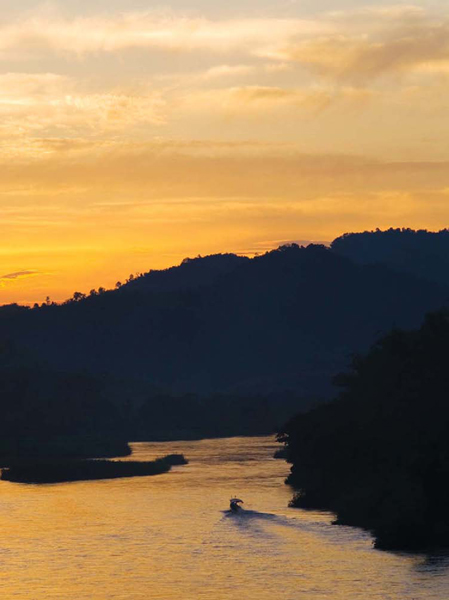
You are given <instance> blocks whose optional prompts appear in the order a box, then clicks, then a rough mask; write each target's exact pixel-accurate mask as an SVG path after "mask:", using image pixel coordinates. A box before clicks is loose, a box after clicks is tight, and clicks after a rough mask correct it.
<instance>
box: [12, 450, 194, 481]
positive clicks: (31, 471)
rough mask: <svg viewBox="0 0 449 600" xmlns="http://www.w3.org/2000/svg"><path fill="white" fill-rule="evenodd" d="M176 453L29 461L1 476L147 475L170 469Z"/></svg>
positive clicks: (50, 478)
mask: <svg viewBox="0 0 449 600" xmlns="http://www.w3.org/2000/svg"><path fill="white" fill-rule="evenodd" d="M174 460H175V459H173V457H170V456H169V457H165V458H159V459H156V460H153V461H142V462H137V461H126V462H125V461H110V460H71V461H64V462H60V461H54V462H48V461H46V462H34V463H33V462H27V463H24V464H21V465H14V466H12V467H10V468H8V469H3V470H2V476H1V479H3V480H5V481H14V482H16V483H62V482H66V481H82V480H88V479H117V478H119V477H144V476H148V475H160V474H161V473H167V472H168V471H170V469H171V467H172V465H173V464H186V462H182V463H181V462H173V461H174Z"/></svg>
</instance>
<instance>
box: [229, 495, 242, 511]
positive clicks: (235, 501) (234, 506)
mask: <svg viewBox="0 0 449 600" xmlns="http://www.w3.org/2000/svg"><path fill="white" fill-rule="evenodd" d="M240 504H243V500H240V498H231V499H230V501H229V508H230V510H231V512H239V511H240V510H242V507H241V506H240Z"/></svg>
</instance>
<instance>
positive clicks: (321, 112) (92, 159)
mask: <svg viewBox="0 0 449 600" xmlns="http://www.w3.org/2000/svg"><path fill="white" fill-rule="evenodd" d="M447 31H449V9H448V7H447V6H445V4H444V3H443V2H441V0H421V1H420V2H419V3H415V4H413V3H405V2H388V1H387V0H372V1H370V2H364V3H362V4H360V2H355V0H338V2H330V1H329V0H316V1H315V2H311V0H305V1H304V2H295V1H292V2H286V3H281V4H279V3H272V2H269V1H268V0H243V2H238V3H237V2H235V1H232V0H231V2H229V3H227V4H226V6H222V5H218V4H215V3H210V2H208V3H206V2H204V0H193V1H192V2H191V3H190V4H189V5H187V6H186V5H185V4H183V5H181V4H180V3H178V2H176V1H175V2H173V3H172V4H171V5H165V6H161V5H159V4H158V5H155V4H153V3H152V2H145V3H142V2H141V0H127V1H126V2H125V0H113V1H109V2H106V1H105V0H96V1H94V2H87V0H79V1H77V2H75V1H74V0H64V2H63V1H62V0H52V1H45V2H39V1H37V0H17V2H15V3H14V5H10V6H7V7H4V9H3V20H2V24H1V26H0V32H1V33H2V36H1V42H0V61H1V70H0V114H1V116H2V126H1V128H0V138H1V139H0V167H2V173H3V177H2V185H1V186H0V203H1V207H2V240H3V245H2V248H1V251H0V304H5V303H8V302H20V303H33V302H36V301H42V300H43V299H44V298H45V297H46V296H47V295H49V296H50V297H52V298H54V299H55V300H58V301H61V300H63V299H64V298H67V297H68V296H69V295H70V294H71V293H73V290H89V289H91V288H92V287H98V286H99V285H100V286H103V287H110V286H112V285H113V284H114V282H115V281H117V280H121V279H123V278H124V277H126V276H127V274H129V273H130V272H135V271H143V270H147V269H148V268H156V269H159V268H166V267H168V266H170V265H173V264H176V263H177V262H179V261H180V260H181V259H182V258H183V257H186V256H191V255H193V254H197V253H200V254H212V253H218V252H223V251H229V250H231V251H233V252H236V253H240V254H246V255H252V254H254V253H256V252H263V251H265V250H268V249H271V248H273V247H275V246H276V244H278V243H281V242H282V241H284V240H295V239H296V238H297V237H298V236H299V237H302V238H304V239H307V240H331V239H334V238H335V237H337V236H338V235H340V234H341V232H343V231H363V230H370V229H374V228H376V227H379V228H381V229H388V228H389V227H410V228H413V229H422V228H425V229H429V230H438V229H441V228H443V227H445V226H446V225H447V223H448V221H449V206H448V202H447V198H448V196H447V194H448V190H449V169H448V165H449V162H448V160H449V157H448V152H447V143H446V140H447V135H448V133H449V132H448V126H447V119H446V107H447V103H448V99H449V98H448V88H447V86H446V83H447V81H448V78H449V54H448V48H447V42H446V40H447Z"/></svg>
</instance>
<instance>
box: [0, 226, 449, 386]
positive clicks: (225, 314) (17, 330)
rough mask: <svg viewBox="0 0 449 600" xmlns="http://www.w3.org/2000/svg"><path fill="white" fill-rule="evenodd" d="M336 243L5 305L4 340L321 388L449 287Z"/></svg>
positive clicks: (128, 367) (67, 358)
mask: <svg viewBox="0 0 449 600" xmlns="http://www.w3.org/2000/svg"><path fill="white" fill-rule="evenodd" d="M374 235H376V234H374ZM406 235H408V233H407V234H406ZM344 239H346V240H351V239H352V238H350V236H347V237H345V238H344ZM401 239H402V238H401ZM345 243H346V242H345ZM341 249H342V243H341V242H340V241H338V240H336V242H334V243H333V245H332V249H329V248H326V247H325V246H322V245H313V244H311V245H309V246H307V247H299V246H297V245H295V244H292V245H288V246H282V247H280V248H278V249H277V250H273V251H271V252H267V253H266V254H264V255H261V256H256V257H255V258H252V259H249V258H246V257H241V256H236V255H233V254H222V255H213V256H207V257H197V258H195V259H187V260H185V261H183V263H182V264H181V265H179V266H178V267H172V268H170V269H166V270H164V271H150V272H149V273H147V274H144V275H142V276H139V277H136V278H130V280H129V281H128V282H127V283H124V284H123V285H121V286H118V289H116V290H110V291H105V290H99V291H98V292H94V293H92V294H91V295H89V296H87V297H84V296H83V295H82V294H79V295H75V296H74V298H73V299H72V300H70V301H68V302H66V303H64V304H63V305H53V304H49V305H43V306H41V307H37V308H34V309H28V308H19V307H15V308H14V307H11V306H10V307H3V308H2V309H0V340H1V339H3V340H4V342H5V343H6V342H7V341H8V340H11V339H12V340H14V342H15V343H16V344H17V345H18V346H19V347H20V348H22V349H23V351H26V352H27V353H28V354H30V355H34V356H36V357H39V360H40V361H44V362H45V364H46V365H47V366H48V367H49V368H52V369H58V370H63V371H68V370H72V371H73V370H75V371H79V370H81V371H83V372H86V373H89V374H90V375H94V376H98V375H100V374H101V376H103V377H105V376H114V377H117V376H119V377H120V379H121V380H123V381H126V380H130V381H131V380H133V381H140V382H144V383H145V385H151V386H155V387H157V388H159V389H164V390H169V391H172V392H175V393H185V392H195V393H208V394H209V393H215V392H218V391H221V392H227V393H230V392H233V391H237V390H245V393H249V394H251V393H262V392H263V393H275V392H279V391H282V390H296V391H300V393H301V394H303V395H313V396H316V395H318V396H322V395H324V396H326V395H328V394H329V393H330V384H329V380H330V377H331V375H332V374H333V373H334V372H336V371H338V370H340V369H341V368H343V367H344V366H345V364H347V361H348V359H349V357H350V355H351V354H352V353H353V352H355V351H358V350H361V349H364V348H366V347H368V346H369V345H370V344H371V343H372V341H373V339H375V338H376V337H377V336H379V335H380V334H381V333H382V332H386V331H388V330H389V329H390V328H391V327H392V326H401V327H406V328H407V327H413V326H416V325H419V323H420V322H421V320H422V318H423V316H424V314H425V313H426V312H427V311H429V310H432V309H436V308H439V307H441V306H443V305H444V304H445V303H446V299H447V297H448V295H449V294H448V287H447V286H445V285H444V284H443V283H442V282H439V283H436V282H431V281H426V282H424V280H423V279H422V278H419V277H418V276H417V275H416V273H415V274H413V273H404V272H397V270H396V271H393V270H391V268H390V267H389V266H387V265H383V264H369V265H368V264H360V260H359V261H357V260H355V259H354V258H349V257H347V256H342V251H341ZM374 262H376V261H374Z"/></svg>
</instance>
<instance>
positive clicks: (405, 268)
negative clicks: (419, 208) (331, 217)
mask: <svg viewBox="0 0 449 600" xmlns="http://www.w3.org/2000/svg"><path fill="white" fill-rule="evenodd" d="M331 248H332V250H333V251H334V252H336V253H337V254H339V255H341V256H345V257H346V258H349V259H351V260H353V261H355V262H357V263H359V264H364V265H370V264H371V265H372V264H383V265H386V266H389V267H390V268H393V269H395V270H397V271H400V272H404V273H410V274H413V275H415V276H416V277H420V278H422V279H423V280H424V281H432V282H435V283H439V284H441V285H444V286H449V230H448V229H443V230H441V231H438V232H431V231H426V230H419V231H414V230H413V229H388V230H387V231H381V230H379V229H378V230H376V231H365V232H363V233H346V234H344V235H342V236H340V237H338V238H337V239H336V240H334V241H333V242H332V245H331Z"/></svg>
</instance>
